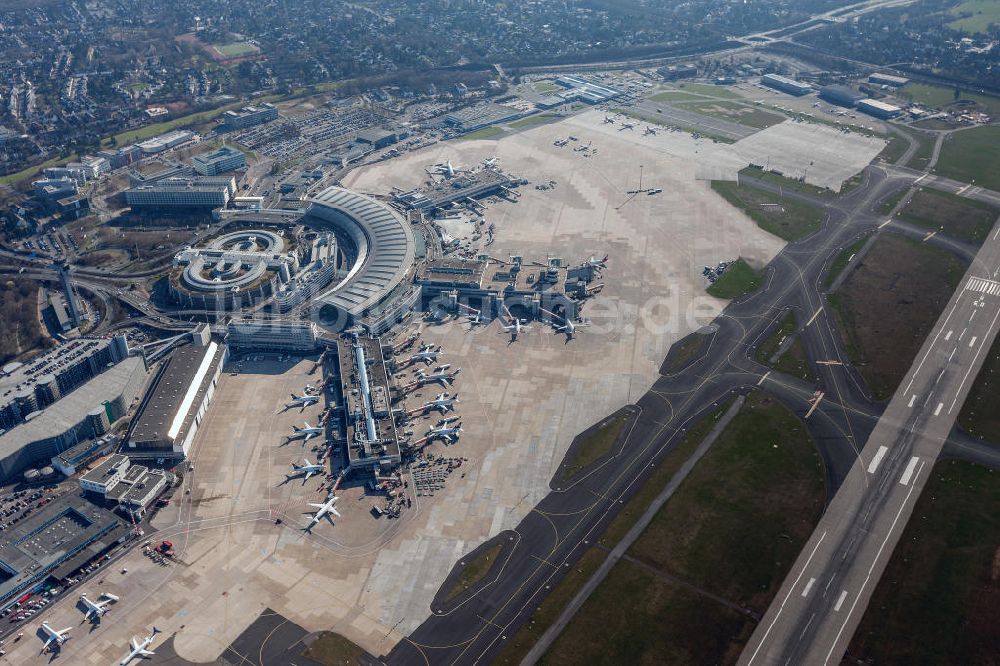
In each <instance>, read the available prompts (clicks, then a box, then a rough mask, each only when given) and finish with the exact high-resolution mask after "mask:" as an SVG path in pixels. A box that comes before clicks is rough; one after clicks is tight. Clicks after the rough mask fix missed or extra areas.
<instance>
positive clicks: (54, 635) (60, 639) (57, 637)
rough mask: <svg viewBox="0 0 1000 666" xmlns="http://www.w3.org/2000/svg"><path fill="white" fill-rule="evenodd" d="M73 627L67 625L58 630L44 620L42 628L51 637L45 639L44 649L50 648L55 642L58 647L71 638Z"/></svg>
mask: <svg viewBox="0 0 1000 666" xmlns="http://www.w3.org/2000/svg"><path fill="white" fill-rule="evenodd" d="M72 628H73V627H66V628H65V629H62V630H61V631H56V630H55V629H53V628H52V627H50V626H49V623H48V622H42V630H43V631H45V634H46V635H47V636H48V637H49V639H48V640H47V641H45V647H44V648H43V650H48V649H49V646H50V645H52V644H53V643H55V644H56V646H57V647H61V646H62V644H63V643H65V642H66V641H68V640H69V639H70V635H69V630H70V629H72Z"/></svg>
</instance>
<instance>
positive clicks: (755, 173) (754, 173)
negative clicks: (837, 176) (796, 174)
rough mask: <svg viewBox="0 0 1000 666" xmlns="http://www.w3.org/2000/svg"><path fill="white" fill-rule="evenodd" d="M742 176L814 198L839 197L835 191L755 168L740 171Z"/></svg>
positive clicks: (745, 168)
mask: <svg viewBox="0 0 1000 666" xmlns="http://www.w3.org/2000/svg"><path fill="white" fill-rule="evenodd" d="M740 175H741V176H749V177H750V178H756V179H757V180H760V181H763V182H765V183H771V184H772V185H777V186H779V187H781V188H784V189H789V190H795V191H796V192H804V193H805V194H812V195H813V196H817V197H823V198H826V199H832V198H833V197H835V196H837V193H836V192H834V191H833V190H828V189H826V188H825V187H816V186H815V185H810V184H808V183H803V182H802V181H800V180H795V179H794V178H789V177H788V176H779V175H778V174H776V173H773V172H771V171H764V170H763V169H755V168H754V167H749V166H748V167H744V168H743V169H741V170H740Z"/></svg>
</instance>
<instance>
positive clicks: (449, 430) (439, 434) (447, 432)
mask: <svg viewBox="0 0 1000 666" xmlns="http://www.w3.org/2000/svg"><path fill="white" fill-rule="evenodd" d="M460 432H462V424H461V423H459V424H458V425H455V426H451V427H444V428H431V429H430V430H428V431H427V440H428V441H430V440H432V439H443V440H444V441H446V442H447V443H449V444H452V443H453V442H455V440H457V439H458V433H460Z"/></svg>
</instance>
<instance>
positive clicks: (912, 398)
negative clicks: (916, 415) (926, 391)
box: [906, 393, 917, 407]
mask: <svg viewBox="0 0 1000 666" xmlns="http://www.w3.org/2000/svg"><path fill="white" fill-rule="evenodd" d="M916 399H917V394H916V393H914V394H913V396H912V397H911V398H910V402H909V403H908V404H907V405H906V406H907V407H913V402H914V401H915V400H916Z"/></svg>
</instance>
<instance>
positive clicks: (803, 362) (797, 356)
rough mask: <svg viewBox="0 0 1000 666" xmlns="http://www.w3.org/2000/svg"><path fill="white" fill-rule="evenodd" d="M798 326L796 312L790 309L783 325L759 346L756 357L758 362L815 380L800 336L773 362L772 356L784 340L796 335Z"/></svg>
mask: <svg viewBox="0 0 1000 666" xmlns="http://www.w3.org/2000/svg"><path fill="white" fill-rule="evenodd" d="M798 328H799V324H798V321H797V320H796V317H795V312H793V311H792V310H789V311H788V312H787V313H785V316H784V317H783V318H782V320H781V325H780V326H779V327H778V328H777V329H775V331H774V333H772V334H771V335H770V336H769V337H768V338H767V339H766V340H764V342H762V343H761V344H760V346H759V347H757V352H756V353H755V354H754V358H756V359H757V362H758V363H762V364H764V365H769V366H771V367H772V368H774V369H775V370H777V371H778V372H784V373H785V374H789V375H792V376H793V377H798V378H799V379H804V380H806V381H810V382H811V381H815V380H816V376H815V375H813V372H812V368H810V367H809V357H808V356H807V355H806V349H805V346H804V345H803V344H802V341H801V340H800V339H799V338H798V336H796V337H795V338H794V339H793V340H792V343H791V345H789V347H788V348H787V349H786V350H785V351H784V352H783V353H782V354H781V356H779V357H778V359H777V360H776V361H775V362H774V363H773V364H772V363H771V357H772V356H774V354H775V353H776V352H777V351H778V348H779V347H780V346H781V343H782V341H783V340H784V339H785V338H787V337H788V336H790V335H792V336H794V335H795V332H796V331H797V330H798Z"/></svg>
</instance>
